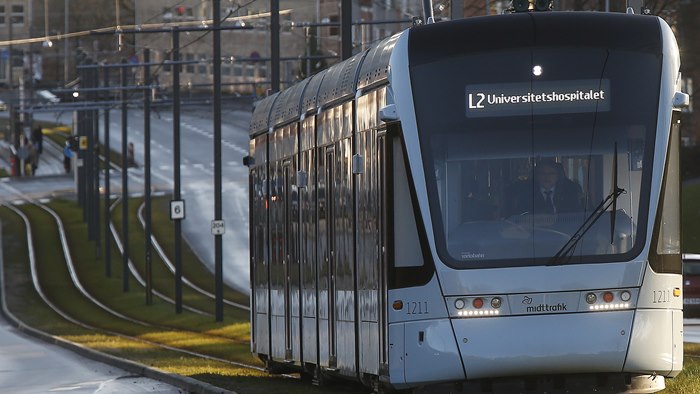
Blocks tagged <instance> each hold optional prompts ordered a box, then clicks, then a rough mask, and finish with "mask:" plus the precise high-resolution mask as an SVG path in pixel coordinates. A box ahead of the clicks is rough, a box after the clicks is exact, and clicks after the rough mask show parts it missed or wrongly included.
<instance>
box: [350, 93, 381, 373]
mask: <svg viewBox="0 0 700 394" xmlns="http://www.w3.org/2000/svg"><path fill="white" fill-rule="evenodd" d="M377 100H378V98H377V92H376V91H372V92H370V93H368V94H366V95H364V96H361V97H359V98H358V100H357V107H356V108H357V118H356V119H357V130H358V133H357V140H356V141H357V142H356V147H357V149H356V150H357V153H358V154H359V155H360V157H362V158H363V160H364V163H363V164H364V166H363V168H362V170H361V171H360V173H359V174H358V175H356V178H355V179H356V205H357V206H356V212H357V229H356V230H357V282H358V289H357V297H358V304H359V308H358V312H359V316H358V320H359V334H358V338H359V343H358V345H359V346H358V349H359V355H358V356H359V357H358V358H359V363H360V364H359V366H358V368H359V372H361V373H366V374H372V375H378V374H379V363H380V351H381V347H382V344H380V329H381V328H380V327H381V325H380V309H381V308H382V305H384V306H385V305H386V304H385V303H382V302H381V301H380V298H381V297H380V288H381V286H380V282H381V275H380V272H381V271H380V268H381V262H382V257H381V246H380V245H381V242H382V230H383V226H381V218H382V214H381V213H382V210H381V203H382V201H383V200H382V196H381V195H380V184H381V182H380V171H379V170H380V166H379V161H380V159H381V158H382V155H381V152H380V151H379V144H378V130H377V126H378V122H377V116H376V115H377V107H378V105H377Z"/></svg>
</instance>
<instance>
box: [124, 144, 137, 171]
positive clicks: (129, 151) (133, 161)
mask: <svg viewBox="0 0 700 394" xmlns="http://www.w3.org/2000/svg"><path fill="white" fill-rule="evenodd" d="M126 157H127V159H126V160H127V163H128V164H127V167H136V158H135V157H134V143H133V142H129V148H128V149H127V151H126Z"/></svg>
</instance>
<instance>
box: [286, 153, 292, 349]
mask: <svg viewBox="0 0 700 394" xmlns="http://www.w3.org/2000/svg"><path fill="white" fill-rule="evenodd" d="M289 172H290V163H289V161H287V162H285V163H284V196H285V200H284V233H285V234H286V237H285V238H284V278H285V281H284V358H285V360H291V359H292V322H291V320H292V307H291V303H292V302H291V295H292V292H291V286H292V284H291V266H292V253H291V252H292V248H293V246H292V245H293V244H294V239H293V238H294V237H293V236H292V220H291V219H292V218H291V216H292V188H291V178H290V174H289Z"/></svg>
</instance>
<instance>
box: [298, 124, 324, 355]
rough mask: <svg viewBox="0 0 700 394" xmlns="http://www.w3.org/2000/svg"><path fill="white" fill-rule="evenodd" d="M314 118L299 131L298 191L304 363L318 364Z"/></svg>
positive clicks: (302, 125)
mask: <svg viewBox="0 0 700 394" xmlns="http://www.w3.org/2000/svg"><path fill="white" fill-rule="evenodd" d="M315 127H316V122H315V118H314V117H313V116H312V117H309V118H306V119H304V120H303V121H302V122H301V130H300V134H301V135H300V163H299V169H300V174H303V175H301V176H302V177H306V179H302V180H300V182H299V183H300V185H303V187H300V188H299V211H300V228H299V236H300V239H301V243H300V249H299V255H300V265H301V268H300V270H301V273H300V283H301V295H300V297H301V312H302V323H301V331H302V332H301V343H302V355H303V361H304V362H305V363H311V364H317V363H318V338H319V335H318V322H317V320H316V317H317V313H316V310H317V302H316V297H317V288H316V275H317V270H316V264H317V258H316V240H317V237H316V234H317V232H316V221H317V209H316V208H317V206H316V196H317V192H316V178H317V177H316V154H315V150H314V147H315V136H316V134H315Z"/></svg>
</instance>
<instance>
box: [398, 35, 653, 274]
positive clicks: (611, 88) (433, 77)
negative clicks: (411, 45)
mask: <svg viewBox="0 0 700 394" xmlns="http://www.w3.org/2000/svg"><path fill="white" fill-rule="evenodd" d="M416 59H421V58H420V57H419V56H416ZM660 62H661V59H660V57H659V56H657V55H655V54H653V53H646V52H643V51H639V52H636V49H630V50H622V49H620V50H618V49H611V48H608V47H600V48H595V47H589V48H581V47H575V48H573V47H572V48H568V47H565V46H552V47H546V48H537V49H532V48H523V47H519V48H508V49H503V50H498V51H489V50H484V51H481V52H479V51H477V52H474V53H469V54H465V55H463V56H445V57H444V58H432V59H430V61H429V62H428V61H426V62H423V63H421V62H416V63H414V65H412V66H411V72H412V74H411V84H412V85H411V86H412V89H413V90H412V91H413V94H414V95H413V97H414V102H415V108H416V111H417V114H416V119H417V122H418V136H419V139H420V144H421V147H420V149H421V153H422V158H423V159H424V160H425V162H424V169H425V174H426V186H427V192H428V199H429V206H430V210H431V215H432V216H431V220H432V223H433V230H434V237H435V244H436V246H437V252H438V254H439V255H440V257H441V258H442V259H443V260H444V261H445V262H446V263H448V264H450V265H452V266H455V267H460V268H461V267H464V268H470V267H477V268H478V267H490V266H517V265H530V264H549V263H552V260H553V259H558V258H560V257H562V255H564V257H565V258H564V259H561V260H560V261H556V262H555V263H560V262H561V261H565V262H566V263H567V264H569V263H593V262H604V261H610V260H611V259H621V258H630V257H631V256H632V255H633V254H635V253H638V251H639V250H640V248H641V247H642V244H643V243H642V242H638V241H639V240H643V238H644V235H645V233H646V228H645V226H646V225H645V223H646V221H647V216H648V211H649V210H648V204H649V193H650V189H651V184H652V177H651V169H652V167H653V166H651V165H650V163H651V162H652V160H653V152H654V141H655V138H654V137H655V135H654V132H655V130H656V123H657V122H656V114H657V113H658V111H657V106H658V84H640V83H639V81H652V80H656V79H658V75H660V69H661V63H660ZM503 64H511V65H513V67H512V68H511V69H509V72H508V73H504V72H503V68H502V67H501V66H502V65H503ZM534 65H540V66H541V67H542V69H543V70H544V71H543V72H542V73H541V74H539V75H536V76H533V73H532V69H533V66H534ZM520 66H522V67H520ZM542 160H549V161H551V162H554V163H556V166H553V167H556V171H557V172H558V178H559V179H560V180H561V181H562V182H564V181H565V182H566V183H567V185H568V186H566V188H568V189H570V190H574V191H573V192H570V193H569V194H578V195H579V197H578V198H579V199H580V200H581V201H579V204H572V205H571V206H568V207H567V208H566V209H564V208H562V207H561V206H559V207H556V206H555V207H554V208H552V209H551V211H549V212H544V211H543V210H542V209H541V208H543V207H544V206H545V198H548V197H546V194H545V193H544V192H545V191H547V190H546V188H544V187H543V188H540V186H538V185H537V184H538V182H536V178H537V177H536V172H535V171H536V170H535V169H536V168H537V163H538V162H540V161H542ZM563 187H564V185H563V184H562V185H557V187H556V188H555V189H553V190H551V191H552V195H553V196H556V195H557V189H559V191H561V190H562V188H563ZM579 190H580V191H579ZM616 190H624V192H622V193H621V194H620V193H613V191H616ZM613 195H614V196H615V197H614V198H612V197H611V196H613ZM551 198H555V197H551ZM611 199H612V200H611ZM611 201H614V204H611V203H610V202H611ZM551 205H552V204H550V206H551ZM516 207H517V208H516ZM597 207H601V208H600V209H599V210H596V208H597ZM589 218H590V219H591V221H592V224H591V225H588V224H585V223H586V222H587V221H588V219H589ZM567 245H569V246H567ZM567 248H568V249H567ZM612 255H615V257H612ZM620 255H624V257H620Z"/></svg>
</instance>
